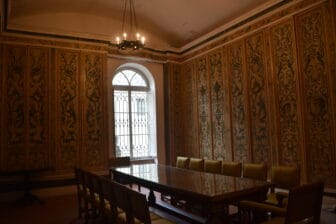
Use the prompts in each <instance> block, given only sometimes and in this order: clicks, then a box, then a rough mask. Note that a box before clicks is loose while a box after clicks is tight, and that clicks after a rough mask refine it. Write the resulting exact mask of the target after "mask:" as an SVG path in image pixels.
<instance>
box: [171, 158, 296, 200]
mask: <svg viewBox="0 0 336 224" xmlns="http://www.w3.org/2000/svg"><path fill="white" fill-rule="evenodd" d="M176 167H178V168H184V169H191V170H196V171H203V172H210V173H216V174H223V175H226V176H234V177H244V178H251V179H256V180H263V181H267V173H268V169H267V166H266V165H265V164H262V163H260V164H257V163H241V162H229V161H219V160H209V159H200V158H189V157H183V156H178V157H177V159H176ZM270 173H271V177H270V181H271V183H272V184H273V185H272V188H271V189H270V191H269V193H268V195H267V200H266V201H265V202H267V203H269V204H274V205H277V206H283V203H286V200H284V199H285V198H286V197H287V196H288V190H289V189H291V188H293V187H296V186H299V185H300V171H299V168H298V167H297V166H272V167H271V172H270ZM276 189H279V190H280V191H279V192H276V191H275V190H276ZM283 190H286V191H287V192H283Z"/></svg>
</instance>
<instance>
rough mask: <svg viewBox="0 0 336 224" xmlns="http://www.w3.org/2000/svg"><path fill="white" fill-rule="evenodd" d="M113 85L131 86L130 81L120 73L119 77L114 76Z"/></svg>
mask: <svg viewBox="0 0 336 224" xmlns="http://www.w3.org/2000/svg"><path fill="white" fill-rule="evenodd" d="M112 85H119V86H129V81H128V80H127V79H126V77H125V76H124V75H123V74H122V73H121V72H119V73H118V74H117V75H115V76H114V78H113V80H112Z"/></svg>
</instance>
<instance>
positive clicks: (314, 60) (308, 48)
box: [296, 8, 336, 184]
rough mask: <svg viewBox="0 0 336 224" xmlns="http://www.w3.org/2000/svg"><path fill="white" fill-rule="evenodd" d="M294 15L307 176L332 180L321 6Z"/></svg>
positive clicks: (334, 181) (331, 149)
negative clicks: (301, 84)
mask: <svg viewBox="0 0 336 224" xmlns="http://www.w3.org/2000/svg"><path fill="white" fill-rule="evenodd" d="M296 19H297V20H296V22H297V23H296V29H297V34H298V41H297V42H298V43H299V65H300V70H301V75H302V77H301V80H302V83H303V99H304V111H303V112H304V122H305V124H304V125H305V130H306V131H305V140H306V149H307V169H308V170H307V171H308V172H307V173H308V179H309V180H318V179H324V180H326V181H327V182H328V183H333V184H335V183H336V178H335V175H336V174H335V173H336V172H335V142H334V139H333V133H332V114H331V109H332V107H331V102H330V100H331V98H330V88H329V85H328V83H329V82H328V68H327V66H328V59H327V54H326V48H327V45H326V41H325V40H326V38H325V35H326V32H325V30H324V29H325V24H324V18H323V13H322V9H321V8H317V9H316V10H313V11H309V12H307V13H305V14H302V15H299V16H298V17H297V18H296Z"/></svg>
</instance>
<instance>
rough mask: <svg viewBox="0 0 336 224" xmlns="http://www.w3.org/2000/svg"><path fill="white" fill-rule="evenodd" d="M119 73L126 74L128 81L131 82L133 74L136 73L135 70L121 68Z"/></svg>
mask: <svg viewBox="0 0 336 224" xmlns="http://www.w3.org/2000/svg"><path fill="white" fill-rule="evenodd" d="M121 73H123V74H124V75H125V76H126V78H127V79H128V82H129V83H130V82H131V80H132V78H133V76H134V75H135V74H136V72H135V71H132V70H123V71H122V72H121Z"/></svg>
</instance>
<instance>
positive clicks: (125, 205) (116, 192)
mask: <svg viewBox="0 0 336 224" xmlns="http://www.w3.org/2000/svg"><path fill="white" fill-rule="evenodd" d="M111 185H112V188H113V197H114V199H115V203H116V206H117V207H118V208H120V209H121V210H123V211H124V212H125V213H126V219H127V220H128V222H129V220H130V214H131V207H130V203H129V198H128V190H129V189H128V188H127V187H126V186H125V185H122V184H119V183H117V182H115V181H111Z"/></svg>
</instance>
